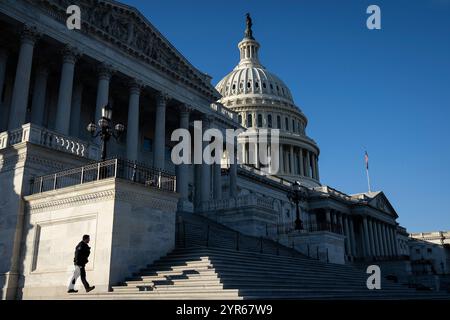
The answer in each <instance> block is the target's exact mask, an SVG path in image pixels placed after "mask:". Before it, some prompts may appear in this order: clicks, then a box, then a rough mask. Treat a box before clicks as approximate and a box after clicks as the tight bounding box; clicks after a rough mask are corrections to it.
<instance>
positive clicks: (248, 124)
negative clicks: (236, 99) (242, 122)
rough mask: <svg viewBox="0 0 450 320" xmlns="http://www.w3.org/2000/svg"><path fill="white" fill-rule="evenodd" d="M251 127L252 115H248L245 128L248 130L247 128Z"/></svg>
mask: <svg viewBox="0 0 450 320" xmlns="http://www.w3.org/2000/svg"><path fill="white" fill-rule="evenodd" d="M251 126H253V120H252V114H251V113H249V114H248V115H247V127H248V128H249V127H251Z"/></svg>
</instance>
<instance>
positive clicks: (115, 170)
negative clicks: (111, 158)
mask: <svg viewBox="0 0 450 320" xmlns="http://www.w3.org/2000/svg"><path fill="white" fill-rule="evenodd" d="M114 164H115V168H114V178H117V167H118V166H119V159H118V158H116V161H115V162H114Z"/></svg>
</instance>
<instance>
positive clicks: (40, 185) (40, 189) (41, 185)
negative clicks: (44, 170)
mask: <svg viewBox="0 0 450 320" xmlns="http://www.w3.org/2000/svg"><path fill="white" fill-rule="evenodd" d="M43 187H44V177H41V181H40V182H39V193H41V192H42V189H43Z"/></svg>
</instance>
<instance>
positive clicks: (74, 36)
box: [0, 0, 450, 299]
mask: <svg viewBox="0 0 450 320" xmlns="http://www.w3.org/2000/svg"><path fill="white" fill-rule="evenodd" d="M72 4H77V5H78V6H80V8H81V13H82V25H81V30H69V29H68V28H67V27H66V19H67V17H68V15H67V14H66V9H67V7H68V6H70V5H72ZM0 34H1V37H0V39H1V40H0V191H1V193H2V196H1V197H0V256H1V259H0V290H1V291H0V292H1V295H2V298H3V299H49V298H58V299H59V298H63V299H64V298H76V297H77V296H75V295H68V294H67V293H66V290H67V286H66V285H67V280H68V278H69V277H70V274H71V271H72V269H71V268H72V267H73V266H71V264H72V260H73V256H72V255H73V248H74V246H75V245H76V243H78V242H79V240H80V239H81V236H82V235H83V234H90V235H91V239H92V240H91V244H90V245H91V246H92V249H91V251H92V252H93V254H92V256H91V257H90V262H89V264H88V265H87V267H86V270H87V273H88V279H89V281H90V282H91V283H93V284H95V285H96V289H95V292H94V293H93V294H88V295H84V296H83V295H82V294H80V295H78V297H83V298H98V299H100V298H106V299H107V298H121V299H123V298H148V299H153V298H161V299H172V298H173V299H181V298H185V299H189V298H223V299H239V298H249V297H251V298H264V297H266V298H267V297H279V298H285V297H290V298H292V297H294V298H304V297H309V296H308V294H306V295H305V292H307V290H306V291H305V290H304V289H303V287H302V286H303V285H305V286H308V287H309V288H313V289H314V290H316V289H317V293H316V297H319V298H321V297H322V298H335V297H339V296H341V297H344V298H352V297H354V296H349V292H354V294H355V296H356V295H359V296H364V295H368V297H369V298H370V297H372V296H371V294H373V297H378V298H383V297H409V296H411V295H413V296H414V294H416V291H415V290H414V289H411V288H408V287H406V286H401V285H400V284H398V283H397V284H396V283H394V282H392V281H390V280H389V279H387V278H386V277H384V278H383V287H384V288H386V291H383V290H381V291H383V292H381V293H379V294H378V293H372V292H370V290H368V289H367V288H366V279H367V276H368V275H367V274H366V273H365V271H366V267H367V266H368V265H371V264H377V265H379V266H380V267H381V270H382V272H384V274H383V276H386V275H389V276H390V277H391V280H392V279H394V278H395V279H396V280H397V281H400V282H403V283H409V284H411V282H414V281H415V280H414V279H415V278H414V267H412V266H411V260H410V259H409V255H410V249H409V243H410V241H411V238H410V237H409V235H408V233H407V232H406V230H405V229H404V228H402V227H401V226H399V224H398V223H397V221H396V220H397V218H398V215H397V213H396V211H395V210H394V208H393V206H392V205H391V203H390V202H389V200H388V199H387V197H386V195H385V194H384V193H383V192H370V193H360V194H354V195H349V194H345V193H344V192H341V191H338V190H336V189H333V188H332V187H329V186H326V185H323V184H321V182H320V175H319V155H320V150H319V146H318V145H317V144H316V142H315V141H314V140H313V139H312V138H310V137H309V136H308V135H307V130H306V129H307V124H308V120H307V117H306V115H305V114H304V113H303V112H302V111H301V109H300V108H299V106H297V105H296V104H295V102H294V99H293V97H292V94H291V92H290V90H289V88H288V86H287V85H286V84H285V83H284V82H283V81H282V80H281V79H280V78H278V77H277V76H276V75H275V74H274V73H272V72H270V71H269V70H267V69H266V68H265V67H264V66H263V64H262V63H261V61H260V59H259V51H260V44H259V42H258V41H257V40H256V38H255V36H254V35H253V28H252V21H251V18H250V17H249V16H247V27H246V29H245V33H244V38H243V39H242V40H241V41H240V42H239V44H238V49H239V57H240V59H239V63H238V65H237V66H236V67H235V68H234V69H233V70H232V71H231V72H230V73H229V74H228V75H226V76H225V77H224V78H223V79H222V80H221V81H219V83H218V84H217V86H216V87H214V86H213V85H212V84H211V78H210V77H209V76H208V75H207V74H205V73H203V72H201V71H199V70H198V69H196V68H195V67H194V66H193V65H192V64H191V63H190V62H189V61H188V60H187V59H186V58H185V57H184V56H183V55H182V54H181V53H180V52H179V51H178V50H177V49H176V48H175V47H174V46H173V45H172V44H171V43H170V42H169V41H168V40H167V39H166V38H165V37H164V36H163V35H162V34H161V33H160V32H159V31H158V30H157V29H156V28H155V27H154V26H153V25H152V24H151V23H150V22H149V21H148V20H147V19H146V18H145V17H144V16H143V15H142V14H141V13H140V12H139V11H138V10H136V9H135V8H133V7H130V6H127V5H124V4H121V3H119V2H117V1H110V0H77V1H68V0H40V1H31V0H17V1H15V0H3V1H1V2H0ZM105 106H109V108H105ZM305 108H306V109H307V106H305ZM111 113H112V115H111ZM102 117H104V118H103V120H104V121H103V122H99V125H98V126H90V128H91V132H88V131H87V130H86V126H87V125H88V124H89V123H94V124H95V123H96V122H97V121H98V120H99V119H101V118H102ZM194 121H202V125H203V130H206V129H208V128H216V129H219V130H220V131H223V132H224V131H225V130H226V129H230V128H231V129H245V134H244V136H251V135H257V134H258V132H260V131H261V130H263V129H267V130H268V131H269V132H270V131H271V130H274V129H278V130H279V132H280V134H279V141H280V145H279V150H277V151H278V152H279V168H278V170H277V172H273V173H272V174H270V175H267V174H265V173H264V172H263V171H262V169H261V163H260V159H258V156H257V155H258V153H256V156H255V157H253V158H252V155H253V153H251V152H249V146H248V144H246V143H244V144H241V145H240V147H242V151H243V159H244V162H245V163H244V164H236V163H235V162H230V161H227V160H226V159H225V161H224V162H222V164H213V165H208V164H206V163H202V164H192V165H190V164H181V165H174V164H173V163H172V162H171V159H170V154H171V150H172V148H173V147H174V145H175V144H176V143H175V142H174V141H171V133H172V132H173V131H174V130H175V129H178V128H184V129H187V130H189V131H190V132H191V133H193V134H194V131H195V128H194V125H193V123H194ZM116 124H123V125H124V127H125V131H124V132H123V133H122V132H121V131H123V126H120V125H119V126H115V125H116ZM96 129H99V130H100V129H101V130H103V129H104V130H105V132H108V133H109V134H112V133H114V132H116V133H117V136H118V137H117V139H114V138H112V139H110V141H109V142H108V144H107V159H106V160H105V161H100V158H101V153H102V152H101V150H102V147H101V146H102V141H101V139H100V138H99V137H96V138H93V137H92V136H91V133H94V130H96ZM120 133H122V134H120ZM239 139H242V137H241V138H238V140H239ZM228 151H229V150H228ZM227 154H229V153H227V151H225V155H227ZM230 163H231V164H230ZM297 181H298V183H296V182H297ZM297 206H298V207H297ZM297 208H298V209H297ZM443 250H444V249H443ZM445 250H447V249H445ZM445 250H444V251H443V252H444V253H443V255H442V256H440V257H442V264H440V265H441V267H442V269H441V272H440V273H442V274H445V273H448V269H449V266H450V262H449V255H448V250H447V251H445ZM445 252H447V253H445ZM446 254H447V256H446ZM180 259H181V260H180ZM183 259H184V260H183ZM224 261H227V263H224ZM440 262H441V261H440ZM211 268H213V269H214V270H215V271H214V270H213V271H214V274H212V273H211V272H212V271H211ZM253 268H254V270H253ZM268 270H271V271H268ZM273 270H278V271H277V274H273V277H274V278H273V279H271V278H270V275H268V274H272V273H271V272H274V271H273ZM194 271H195V272H194ZM264 272H266V273H264ZM267 272H269V273H267ZM248 273H250V274H248ZM239 277H244V278H245V279H246V280H242V279H243V278H239ZM277 277H278V278H280V277H281V278H284V280H285V281H284V282H283V281H282V280H277V279H278V278H277ZM239 279H241V280H239ZM357 279H359V280H357ZM411 279H413V280H411ZM308 281H312V282H311V283H310V284H308V283H309V282H308ZM384 283H385V284H384ZM414 283H416V282H414ZM143 288H144V289H143ZM388 289H389V290H388ZM330 292H332V293H333V292H334V293H333V294H331V293H330ZM433 294H435V295H437V296H438V295H439V293H438V292H432V293H430V295H433ZM396 295H397V296H396Z"/></svg>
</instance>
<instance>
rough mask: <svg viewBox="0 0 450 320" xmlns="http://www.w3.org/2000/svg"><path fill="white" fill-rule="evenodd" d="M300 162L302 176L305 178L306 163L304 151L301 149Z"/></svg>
mask: <svg viewBox="0 0 450 320" xmlns="http://www.w3.org/2000/svg"><path fill="white" fill-rule="evenodd" d="M298 161H299V162H300V175H301V176H302V177H303V176H304V175H305V170H304V165H305V161H304V160H303V149H302V148H300V151H299V160H298Z"/></svg>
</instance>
